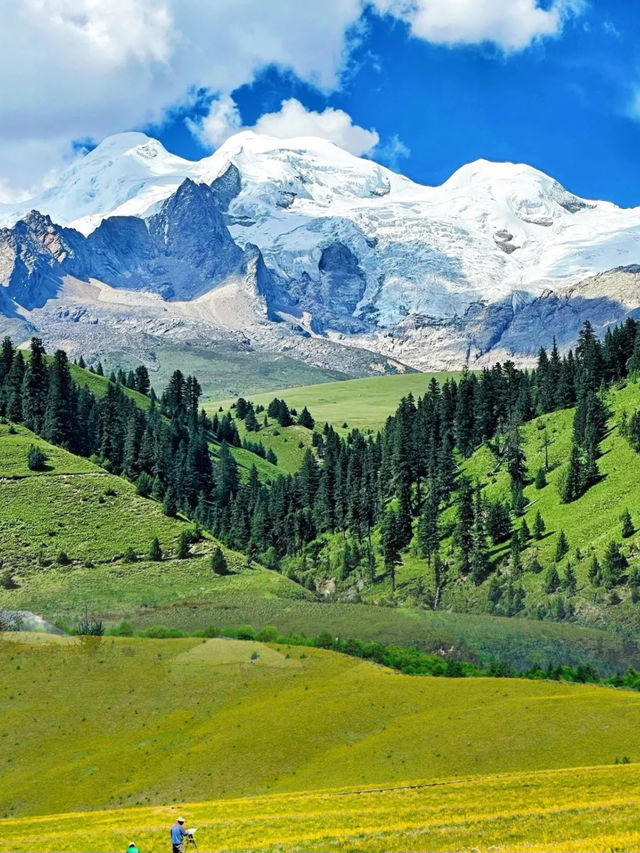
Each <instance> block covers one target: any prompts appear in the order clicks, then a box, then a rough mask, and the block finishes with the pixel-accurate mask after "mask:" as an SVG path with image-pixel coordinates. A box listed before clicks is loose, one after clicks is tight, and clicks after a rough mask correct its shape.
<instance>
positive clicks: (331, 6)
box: [0, 0, 583, 195]
mask: <svg viewBox="0 0 640 853" xmlns="http://www.w3.org/2000/svg"><path fill="white" fill-rule="evenodd" d="M582 2H583V0H554V2H552V4H551V6H550V7H549V8H548V9H546V10H545V9H543V8H541V7H539V6H538V2H537V0H323V2H322V5H321V7H319V6H318V4H316V3H312V2H311V3H310V2H306V3H305V2H302V3H301V2H300V0H270V2H267V0H206V2H202V0H13V2H12V0H0V8H1V10H2V26H0V128H1V132H0V164H2V165H1V166H0V179H1V180H2V183H3V187H5V189H4V191H3V192H4V193H5V195H6V193H7V192H10V191H8V190H7V189H6V188H7V187H13V188H14V189H13V191H14V192H18V190H17V189H16V188H20V187H21V188H22V190H23V191H26V190H27V189H28V188H32V187H37V186H40V185H41V184H42V182H43V181H44V180H46V176H47V175H48V174H49V173H50V171H51V170H52V169H56V168H60V167H61V166H62V165H63V164H64V162H65V159H66V158H67V157H68V156H69V150H70V145H71V141H72V140H74V139H79V138H81V139H87V138H91V139H94V140H98V141H99V140H100V139H102V138H103V137H104V136H107V135H108V134H111V133H117V132H119V131H122V130H129V129H131V128H132V127H139V126H143V125H145V124H157V123H160V122H161V121H162V120H163V118H164V117H165V116H166V113H167V110H168V109H170V108H172V107H175V106H177V105H179V104H180V103H184V102H185V100H186V99H187V97H188V92H189V91H190V90H193V89H194V88H195V89H200V88H202V89H205V90H208V91H210V92H217V93H220V98H219V99H218V101H217V102H216V103H217V107H216V108H213V109H212V110H211V111H210V114H209V116H208V117H207V119H206V120H204V121H202V122H201V123H200V126H199V128H198V129H199V132H200V133H202V134H204V138H206V139H209V140H210V141H217V140H219V139H220V138H221V137H222V136H223V135H224V134H225V133H226V132H227V129H228V128H231V129H234V128H235V129H237V125H239V122H240V119H239V117H238V116H237V115H236V112H235V107H234V105H233V102H232V101H230V99H229V94H230V93H231V92H232V91H233V90H234V89H235V88H236V87H238V86H241V85H242V84H244V83H248V82H251V81H252V80H253V79H254V77H255V74H256V73H257V72H258V71H259V70H260V69H262V68H264V67H265V66H267V65H270V64H273V65H276V66H278V67H280V68H283V69H289V70H291V71H292V72H293V73H294V74H295V75H297V76H298V77H299V78H300V79H302V80H304V81H306V82H308V83H310V84H312V85H314V86H316V87H318V88H319V89H320V90H322V91H324V92H329V91H332V90H334V89H335V88H337V86H338V85H339V82H340V75H341V73H342V72H343V70H344V68H345V67H346V65H347V63H348V59H349V51H350V48H351V47H352V46H353V44H354V43H355V41H354V40H355V38H356V36H357V30H358V25H359V24H361V22H362V11H363V9H364V8H365V7H371V6H373V7H374V8H375V9H377V10H378V11H379V12H380V13H388V14H390V15H393V16H395V17H396V18H398V19H401V20H404V21H406V22H408V23H409V25H410V27H411V30H412V32H413V34H414V35H415V36H416V37H418V38H422V39H427V40H430V41H435V42H438V43H444V44H454V43H459V42H463V43H472V42H473V43H475V42H482V41H487V40H488V41H493V42H495V43H496V44H498V45H500V46H501V47H502V48H504V50H517V49H520V48H521V47H524V46H526V44H528V43H530V42H531V40H533V39H536V38H540V37H543V36H545V35H557V34H558V33H559V32H560V30H561V29H562V25H563V21H564V20H565V18H566V16H567V15H568V14H570V13H571V11H576V10H577V9H578V4H580V3H582ZM318 115H320V116H322V120H321V129H323V128H325V129H327V128H328V129H327V130H326V132H327V133H331V134H333V135H334V136H335V137H338V138H339V139H342V140H343V142H342V143H341V144H345V142H344V140H346V145H347V147H349V148H350V149H352V150H358V149H359V150H361V151H365V150H368V148H370V139H371V137H370V136H368V135H367V134H374V133H375V131H373V130H365V129H364V128H358V127H357V126H354V125H353V123H352V122H351V121H350V119H349V117H348V116H346V117H345V116H344V115H340V111H330V112H327V111H324V112H323V113H320V114H312V113H309V112H308V111H306V110H304V109H303V108H300V109H298V108H297V107H295V106H289V107H283V108H282V109H281V110H280V112H279V113H275V114H273V117H272V118H270V119H269V123H270V124H271V125H273V126H274V127H275V128H276V130H277V129H278V128H279V127H284V126H285V125H287V124H289V125H290V126H292V127H293V126H294V125H295V124H296V123H297V124H298V125H300V126H302V125H304V127H306V128H309V130H308V131H307V132H310V130H311V128H313V127H316V125H317V122H318V119H317V116H318ZM265 121H267V119H266V117H265ZM332 138H334V137H333V136H332ZM29 152H31V155H32V156H30V157H29V156H26V155H27V154H28V153H29ZM34 152H39V154H38V156H36V155H35V154H34Z"/></svg>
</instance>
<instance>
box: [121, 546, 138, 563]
mask: <svg viewBox="0 0 640 853" xmlns="http://www.w3.org/2000/svg"><path fill="white" fill-rule="evenodd" d="M122 562H123V563H137V562H138V555H137V554H136V552H135V551H134V550H133V548H132V547H131V546H129V547H128V548H127V550H126V551H125V552H124V555H123V557H122Z"/></svg>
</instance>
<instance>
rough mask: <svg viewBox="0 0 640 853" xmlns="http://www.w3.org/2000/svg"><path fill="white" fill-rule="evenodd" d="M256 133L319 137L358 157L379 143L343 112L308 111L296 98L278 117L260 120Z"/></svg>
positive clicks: (267, 115)
mask: <svg viewBox="0 0 640 853" xmlns="http://www.w3.org/2000/svg"><path fill="white" fill-rule="evenodd" d="M254 130H256V131H257V132H258V133H266V134H267V135H269V136H277V137H281V138H284V139H286V138H288V137H291V136H320V137H321V138H322V139H330V140H331V142H335V144H336V145H339V146H340V148H344V149H345V150H346V151H350V152H351V153H352V154H355V155H357V156H358V157H360V156H361V155H362V154H368V153H369V152H371V151H372V150H373V149H374V148H375V146H376V145H377V144H378V142H379V141H380V137H379V136H378V133H377V131H375V130H366V129H365V128H364V127H360V126H359V125H357V124H354V123H353V120H352V119H351V116H350V115H349V114H348V113H346V112H345V111H344V110H337V109H333V107H327V108H326V109H324V110H323V111H322V112H321V113H320V112H315V111H314V110H308V109H307V108H306V107H304V106H303V105H302V104H301V103H300V101H298V100H296V99H295V98H289V99H288V100H287V101H283V102H282V105H281V107H280V110H279V111H278V112H277V113H265V114H264V115H263V116H261V117H260V118H259V119H258V121H257V122H256V124H255V128H254Z"/></svg>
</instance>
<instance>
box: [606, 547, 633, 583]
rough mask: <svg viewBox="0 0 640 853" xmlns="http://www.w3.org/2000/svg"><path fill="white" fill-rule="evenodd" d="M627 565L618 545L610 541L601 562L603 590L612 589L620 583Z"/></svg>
mask: <svg viewBox="0 0 640 853" xmlns="http://www.w3.org/2000/svg"><path fill="white" fill-rule="evenodd" d="M628 565H629V563H628V561H627V558H626V557H625V555H624V554H623V553H622V550H621V548H620V545H619V544H618V543H617V542H614V541H613V540H611V542H609V544H608V545H607V550H606V551H605V553H604V558H603V560H602V581H603V585H604V588H605V589H613V588H614V587H615V586H617V585H618V584H619V583H620V580H621V579H622V575H623V573H624V570H625V569H626V568H627V566H628Z"/></svg>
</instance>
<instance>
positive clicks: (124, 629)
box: [109, 621, 133, 637]
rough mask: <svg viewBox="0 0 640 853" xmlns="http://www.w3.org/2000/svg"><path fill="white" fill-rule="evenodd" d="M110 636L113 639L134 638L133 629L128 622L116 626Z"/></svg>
mask: <svg viewBox="0 0 640 853" xmlns="http://www.w3.org/2000/svg"><path fill="white" fill-rule="evenodd" d="M109 634H110V635H111V636H112V637H133V628H132V627H131V625H130V624H129V623H128V622H125V621H123V622H121V623H120V624H119V625H115V626H114V627H113V628H112V629H111V630H110V631H109Z"/></svg>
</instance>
